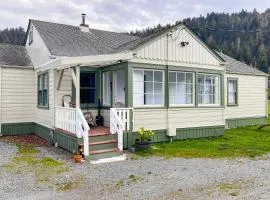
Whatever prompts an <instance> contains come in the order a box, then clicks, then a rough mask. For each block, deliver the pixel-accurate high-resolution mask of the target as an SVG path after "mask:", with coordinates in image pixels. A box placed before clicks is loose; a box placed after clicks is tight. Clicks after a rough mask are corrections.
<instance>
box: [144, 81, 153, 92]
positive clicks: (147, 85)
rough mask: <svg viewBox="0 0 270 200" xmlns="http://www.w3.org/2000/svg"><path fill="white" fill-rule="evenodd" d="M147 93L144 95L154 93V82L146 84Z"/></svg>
mask: <svg viewBox="0 0 270 200" xmlns="http://www.w3.org/2000/svg"><path fill="white" fill-rule="evenodd" d="M144 84H145V91H144V93H153V82H145V83H144Z"/></svg>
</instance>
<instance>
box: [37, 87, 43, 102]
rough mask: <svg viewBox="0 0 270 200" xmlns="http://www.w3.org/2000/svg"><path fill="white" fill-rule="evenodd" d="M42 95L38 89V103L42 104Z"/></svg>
mask: <svg viewBox="0 0 270 200" xmlns="http://www.w3.org/2000/svg"><path fill="white" fill-rule="evenodd" d="M42 99H43V97H42V90H39V91H38V105H43V101H42Z"/></svg>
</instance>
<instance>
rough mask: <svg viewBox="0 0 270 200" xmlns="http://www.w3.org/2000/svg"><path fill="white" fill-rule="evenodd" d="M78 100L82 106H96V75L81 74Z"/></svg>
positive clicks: (91, 73) (90, 73) (92, 73)
mask: <svg viewBox="0 0 270 200" xmlns="http://www.w3.org/2000/svg"><path fill="white" fill-rule="evenodd" d="M80 99H81V103H83V104H96V74H95V73H94V72H81V77H80Z"/></svg>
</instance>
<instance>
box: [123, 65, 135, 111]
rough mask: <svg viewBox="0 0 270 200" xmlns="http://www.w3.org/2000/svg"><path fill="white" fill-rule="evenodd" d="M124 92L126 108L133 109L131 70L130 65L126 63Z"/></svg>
mask: <svg viewBox="0 0 270 200" xmlns="http://www.w3.org/2000/svg"><path fill="white" fill-rule="evenodd" d="M125 69H126V70H125V72H126V79H125V81H126V91H125V95H126V96H125V100H126V102H125V104H126V107H133V68H132V65H131V64H130V63H127V65H126V68H125Z"/></svg>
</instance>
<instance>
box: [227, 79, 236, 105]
mask: <svg viewBox="0 0 270 200" xmlns="http://www.w3.org/2000/svg"><path fill="white" fill-rule="evenodd" d="M237 103H238V102H237V80H236V79H228V105H237Z"/></svg>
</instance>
